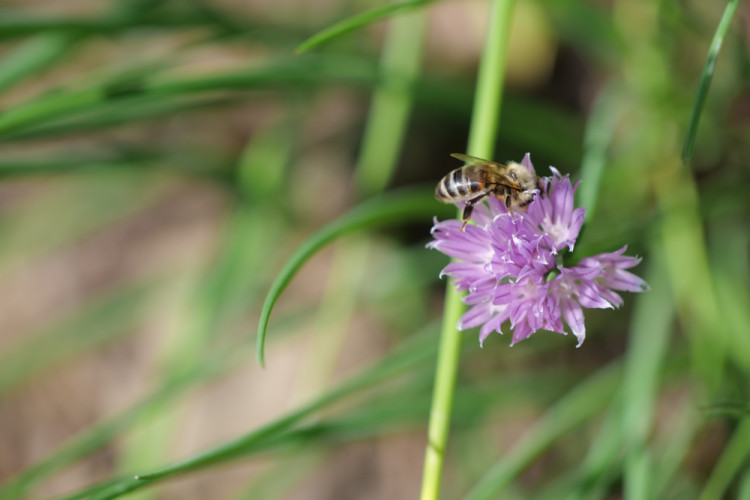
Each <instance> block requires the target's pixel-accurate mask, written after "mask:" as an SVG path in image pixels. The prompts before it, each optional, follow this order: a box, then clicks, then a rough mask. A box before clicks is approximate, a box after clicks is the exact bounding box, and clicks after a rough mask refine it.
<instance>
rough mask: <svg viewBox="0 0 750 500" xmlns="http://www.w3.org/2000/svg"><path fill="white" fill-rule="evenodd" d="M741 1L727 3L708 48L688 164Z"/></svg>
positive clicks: (690, 129) (685, 160) (686, 150)
mask: <svg viewBox="0 0 750 500" xmlns="http://www.w3.org/2000/svg"><path fill="white" fill-rule="evenodd" d="M739 3H740V1H739V0H729V3H727V6H726V8H725V9H724V15H723V16H721V21H719V26H718V27H717V28H716V33H714V38H713V40H712V41H711V47H710V48H709V49H708V58H707V59H706V65H705V66H704V67H703V73H702V74H701V80H700V83H699V84H698V93H697V94H696V96H695V103H694V104H693V112H692V114H691V115H690V124H689V125H688V131H687V135H686V136H685V143H684V145H683V147H682V161H683V163H685V164H686V165H687V164H689V163H690V160H691V159H692V158H693V150H694V149H695V137H696V135H697V134H698V123H699V122H700V119H701V113H703V106H704V105H705V104H706V96H707V95H708V87H709V86H710V85H711V78H712V77H713V75H714V67H715V66H716V58H717V57H718V56H719V50H721V44H722V43H723V42H724V37H725V36H726V34H727V31H728V30H729V25H730V23H731V22H732V17H733V16H734V11H735V10H737V5H739Z"/></svg>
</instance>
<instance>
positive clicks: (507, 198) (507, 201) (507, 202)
mask: <svg viewBox="0 0 750 500" xmlns="http://www.w3.org/2000/svg"><path fill="white" fill-rule="evenodd" d="M510 201H511V200H510V188H505V208H507V209H508V212H510Z"/></svg>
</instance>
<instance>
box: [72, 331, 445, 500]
mask: <svg viewBox="0 0 750 500" xmlns="http://www.w3.org/2000/svg"><path fill="white" fill-rule="evenodd" d="M435 328H436V326H435V325H434V324H432V325H428V326H426V327H425V328H424V329H423V330H421V331H420V332H417V333H416V334H414V335H413V336H412V337H410V338H409V339H408V340H406V341H405V342H404V343H402V345H401V346H399V348H397V349H396V351H395V352H393V353H392V354H390V355H389V356H388V357H387V358H385V359H383V360H381V361H380V362H378V363H377V364H375V365H374V366H371V367H369V368H367V369H365V370H364V371H363V372H361V373H360V374H359V375H356V376H354V377H352V378H351V379H349V380H348V381H346V382H344V383H343V384H341V385H340V386H339V387H338V388H336V389H333V390H332V391H330V392H328V393H326V394H324V395H322V396H321V397H319V398H317V399H316V400H314V401H312V402H311V403H309V404H307V405H305V406H303V407H302V408H299V409H297V410H296V411H293V412H292V413H290V414H288V415H286V416H284V417H281V418H279V419H277V420H276V421H274V422H272V423H270V424H268V425H266V426H264V427H262V428H260V429H258V430H256V431H253V432H251V433H249V434H246V435H245V436H242V437H240V438H238V439H235V440H233V441H230V442H228V443H225V444H223V445H220V446H218V447H216V448H213V449H211V450H209V451H206V452H203V453H200V454H198V455H195V456H193V457H191V458H188V459H185V460H181V461H179V462H177V463H174V464H172V465H170V466H167V467H164V468H161V469H158V470H155V471H152V472H148V473H144V474H139V475H138V476H136V477H125V478H119V479H115V480H109V481H105V482H103V483H100V484H98V485H94V486H91V487H89V488H86V489H85V490H82V491H78V492H75V493H74V494H72V495H71V496H66V497H64V500H74V499H77V498H84V497H87V498H88V499H89V500H94V499H96V500H106V499H111V498H116V497H118V496H120V495H123V494H126V493H129V492H131V491H135V490H137V489H140V488H143V487H148V486H152V485H154V484H156V483H158V482H159V481H161V480H162V479H164V478H166V477H170V476H172V475H174V474H178V473H184V472H187V471H190V470H195V469H199V468H203V467H207V466H209V465H212V464H216V463H220V462H224V461H227V460H232V459H235V458H237V457H239V456H241V455H243V454H245V453H247V452H248V451H253V450H256V449H258V447H260V446H263V445H264V443H268V442H271V441H274V440H277V439H279V438H278V436H280V435H282V434H283V433H286V432H288V431H289V430H290V429H291V428H292V426H293V425H295V424H296V423H297V422H299V421H300V420H302V419H303V418H305V417H306V416H308V415H310V414H312V413H313V412H315V411H317V410H320V409H322V408H324V407H326V406H328V405H330V404H333V403H335V402H337V401H339V400H341V399H343V398H344V397H346V396H349V395H351V394H358V393H360V392H361V391H362V390H364V389H366V388H369V387H371V386H373V385H375V384H377V383H379V382H381V381H386V380H390V379H391V378H392V377H395V376H398V375H401V374H403V373H407V372H409V373H410V372H413V371H414V367H415V366H417V365H419V364H422V363H426V362H427V361H429V360H430V359H432V358H433V357H434V356H435V349H436V346H435V342H434V335H435ZM59 500H63V499H59Z"/></svg>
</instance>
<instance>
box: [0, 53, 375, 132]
mask: <svg viewBox="0 0 750 500" xmlns="http://www.w3.org/2000/svg"><path fill="white" fill-rule="evenodd" d="M376 81H377V68H376V67H375V65H374V64H373V63H372V62H371V61H369V60H366V59H362V58H349V57H339V56H306V57H295V58H293V59H289V58H280V59H276V60H273V61H271V62H269V63H267V64H265V65H263V66H260V67H256V68H251V69H243V70H238V71H231V72H225V73H220V74H215V75H210V76H201V77H192V78H179V79H177V78H173V79H166V78H163V79H151V78H148V77H146V76H143V77H141V78H132V79H129V80H128V81H125V82H123V81H116V82H106V83H105V84H102V85H99V86H96V87H93V88H89V89H83V90H71V91H67V92H59V93H55V94H53V95H45V96H42V97H40V98H38V99H35V100H32V101H30V102H27V103H25V104H21V105H19V106H17V107H15V108H11V109H8V110H6V111H5V112H4V113H3V114H2V115H0V138H2V139H5V140H7V139H9V138H13V137H15V136H17V135H19V134H22V133H24V132H27V131H28V130H29V129H31V128H33V127H39V126H42V125H47V124H49V123H50V122H52V121H55V120H64V119H69V118H72V117H76V116H80V115H81V114H83V113H92V112H96V111H98V110H100V109H101V108H102V107H103V106H107V105H110V104H111V103H113V102H121V103H132V102H133V101H134V100H136V99H145V98H154V99H155V101H154V103H155V104H154V105H159V104H158V100H159V99H165V98H167V97H177V96H189V95H195V94H199V93H205V92H214V91H221V90H225V91H226V90H238V89H240V90H251V89H257V88H268V87H271V88H274V89H278V88H279V87H285V86H286V87H287V88H290V89H293V88H300V87H304V86H311V85H316V84H318V83H320V82H326V83H330V82H346V83H350V84H355V85H356V84H360V85H362V84H372V83H374V82H376Z"/></svg>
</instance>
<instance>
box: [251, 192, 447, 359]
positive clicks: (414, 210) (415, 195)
mask: <svg viewBox="0 0 750 500" xmlns="http://www.w3.org/2000/svg"><path fill="white" fill-rule="evenodd" d="M438 211H441V210H440V206H439V205H438V204H437V203H436V202H435V199H434V196H433V194H432V189H430V190H429V191H428V190H426V189H416V190H409V191H401V192H398V193H392V194H387V195H383V196H379V197H376V198H373V199H371V200H369V201H367V202H365V203H363V204H362V205H360V206H358V207H356V208H354V209H353V210H351V211H350V212H349V213H347V214H345V215H344V216H342V217H341V218H339V219H337V220H336V221H334V222H332V223H331V224H329V225H328V226H326V227H324V228H323V229H321V230H320V231H318V232H317V233H315V234H314V235H312V236H311V237H310V238H308V239H307V240H306V241H305V242H304V243H303V244H302V245H300V247H299V248H297V250H296V251H295V252H294V254H292V256H291V257H290V258H289V260H288V261H287V263H286V265H285V266H284V268H283V269H282V270H281V272H280V273H279V275H278V276H277V277H276V279H275V280H274V282H273V284H272V285H271V289H270V290H269V292H268V295H267V296H266V300H265V302H264V303H263V309H262V310H261V314H260V319H259V320H258V341H257V342H258V344H257V346H258V353H257V354H258V362H259V363H260V364H261V366H263V365H264V363H265V360H264V347H265V341H266V329H267V328H268V320H269V318H270V316H271V311H272V310H273V306H274V305H275V304H276V301H277V300H278V298H279V296H280V295H281V293H282V292H283V291H284V289H285V288H286V286H287V285H288V284H289V282H290V281H291V280H292V278H293V277H294V275H295V274H297V271H299V269H300V268H301V267H302V265H303V264H304V263H305V262H307V260H308V259H309V258H310V257H312V256H313V255H315V254H316V253H317V252H318V251H319V250H320V249H322V248H323V247H325V246H326V245H327V244H329V243H330V242H332V241H333V240H335V239H336V238H339V237H340V236H343V235H345V234H349V233H351V232H354V231H358V230H362V229H368V228H371V227H377V226H380V225H385V224H389V223H393V222H404V221H408V220H425V219H428V218H429V217H430V216H433V215H434V214H435V213H437V212H438ZM451 212H452V210H451Z"/></svg>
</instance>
